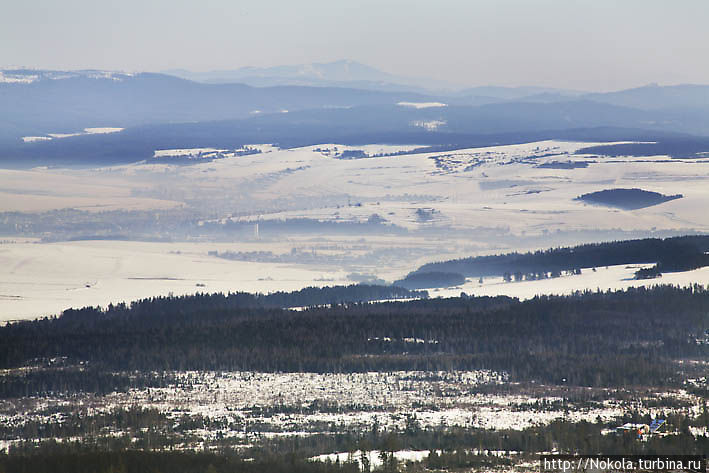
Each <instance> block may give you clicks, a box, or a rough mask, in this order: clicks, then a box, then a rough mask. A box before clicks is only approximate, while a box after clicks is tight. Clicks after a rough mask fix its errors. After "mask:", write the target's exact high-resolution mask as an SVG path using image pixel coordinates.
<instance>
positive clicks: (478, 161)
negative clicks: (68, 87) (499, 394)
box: [0, 130, 709, 319]
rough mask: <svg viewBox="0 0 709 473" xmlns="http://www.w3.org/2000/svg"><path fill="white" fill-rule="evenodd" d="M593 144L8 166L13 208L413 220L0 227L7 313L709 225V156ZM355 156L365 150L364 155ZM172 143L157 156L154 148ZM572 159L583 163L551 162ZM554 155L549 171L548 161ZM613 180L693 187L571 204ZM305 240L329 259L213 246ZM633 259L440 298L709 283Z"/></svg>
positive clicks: (385, 275)
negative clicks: (252, 234) (647, 201)
mask: <svg viewBox="0 0 709 473" xmlns="http://www.w3.org/2000/svg"><path fill="white" fill-rule="evenodd" d="M100 131H110V130H100ZM87 132H89V131H88V130H87ZM592 144H593V143H578V142H557V141H544V142H536V143H527V144H520V145H510V146H495V147H487V148H474V149H462V150H455V151H447V152H440V153H420V154H409V155H389V156H380V157H376V156H377V155H382V154H392V153H398V152H402V151H412V150H413V149H416V148H418V146H397V145H387V144H372V145H366V146H343V145H337V144H332V143H330V144H321V145H313V146H308V147H304V148H298V149H290V150H283V149H278V148H276V147H273V146H270V145H253V146H252V147H253V148H256V149H259V150H260V151H261V153H259V154H254V155H247V156H234V157H230V158H224V159H217V160H214V161H211V162H203V163H199V164H194V165H190V166H184V165H183V166H181V165H173V164H169V163H167V162H166V161H165V160H163V159H154V160H151V161H149V162H146V163H140V164H132V165H123V166H113V167H106V168H96V169H83V170H78V169H46V168H37V169H32V170H26V171H18V170H0V212H18V211H19V212H28V213H36V212H44V211H49V210H53V209H66V208H71V209H79V210H84V211H90V212H94V213H99V212H104V211H106V212H108V211H115V210H125V211H142V212H154V211H158V210H160V211H168V210H169V209H175V210H178V209H187V210H189V212H192V213H193V214H194V215H202V216H204V217H203V218H204V222H205V223H210V224H215V223H216V224H217V225H226V224H229V223H231V222H260V221H265V220H283V219H297V218H304V217H305V218H309V219H314V220H319V221H327V222H339V223H347V222H359V223H365V222H367V221H372V219H374V220H375V221H379V222H383V225H392V226H396V228H398V229H400V231H398V233H396V232H392V234H391V235H382V234H378V235H376V236H372V235H370V234H363V235H350V236H343V235H342V234H331V235H328V234H326V233H322V234H318V235H316V236H311V237H308V238H306V237H303V236H293V235H288V234H284V235H277V236H275V237H271V238H262V239H261V240H260V241H238V240H239V238H243V237H239V236H236V237H234V243H233V244H222V243H218V244H217V243H214V244H212V243H209V242H208V241H205V240H204V238H202V237H200V238H199V242H198V243H197V242H190V243H142V242H106V241H98V242H87V241H84V242H62V243H51V244H49V243H36V242H19V243H7V241H17V237H16V236H13V235H8V236H4V235H0V241H4V242H3V243H2V244H0V265H1V266H2V267H3V268H5V269H4V270H3V272H2V273H0V318H2V319H14V318H27V317H36V316H41V315H47V314H51V313H56V312H58V311H60V310H62V309H64V308H67V307H69V306H74V307H76V306H82V305H96V304H101V305H105V304H108V303H109V302H119V301H124V300H126V301H128V300H133V299H136V298H141V297H148V296H153V295H158V294H168V293H169V292H173V293H175V294H186V293H192V292H196V291H208V292H213V291H229V290H232V291H237V290H246V291H262V292H268V291H273V290H293V289H299V288H302V287H305V286H310V285H333V284H348V283H352V282H357V281H358V280H359V278H358V275H362V274H365V275H368V276H372V277H378V278H381V279H384V280H387V281H393V280H395V279H398V278H401V277H402V276H404V275H405V274H406V273H408V272H409V271H411V270H413V269H415V268H417V267H418V266H420V265H421V264H423V263H426V262H430V261H440V260H444V259H452V258H458V257H465V256H476V255H481V254H493V253H501V252H505V251H511V250H520V251H527V250H530V249H538V248H548V247H551V246H556V245H559V244H567V245H568V244H575V243H579V242H587V241H598V240H600V239H604V238H605V239H607V238H618V237H617V236H613V237H610V236H608V237H604V236H603V235H618V234H622V233H623V232H632V235H636V236H637V235H639V236H651V235H654V234H681V233H686V232H690V231H701V232H707V231H709V219H707V215H706V209H707V208H709V185H707V180H708V179H709V160H705V159H696V160H684V159H669V158H667V157H665V156H652V157H642V158H634V157H626V158H607V157H602V156H595V155H584V154H574V153H575V152H576V151H577V150H579V149H580V148H583V147H586V146H590V145H592ZM193 151H194V150H177V151H176V150H171V151H170V153H173V154H175V153H177V154H180V153H182V154H183V155H184V154H185V153H186V154H190V153H193ZM348 151H349V152H350V153H349V154H343V153H345V152H348ZM357 152H362V153H363V154H364V155H365V156H367V157H366V158H361V159H358V158H356V155H357ZM162 153H163V152H162V151H156V156H157V155H162ZM353 153H354V155H355V156H353ZM352 156H353V157H352ZM342 157H348V159H342ZM568 162H572V163H576V164H577V165H578V166H580V167H570V168H563V166H561V168H560V167H559V166H556V167H555V166H554V165H555V163H568ZM545 164H546V165H549V164H551V165H552V167H540V166H541V165H545ZM584 166H585V167H584ZM614 187H626V188H630V187H640V188H643V189H645V190H649V191H656V192H661V193H663V194H683V195H684V197H683V198H681V199H677V200H673V201H670V202H666V203H664V204H661V205H657V206H654V207H648V208H644V209H639V210H632V211H629V210H619V209H611V208H606V207H601V206H591V205H586V204H584V203H581V202H579V201H577V200H574V199H575V197H577V196H578V195H580V194H583V193H588V192H594V191H599V190H603V189H608V188H614ZM0 218H2V215H0ZM380 225H381V224H380ZM392 228H393V227H392ZM88 231H90V230H88ZM89 234H90V233H89ZM599 235H600V236H599ZM294 248H295V249H296V250H297V251H301V250H306V251H314V252H316V253H317V258H315V257H313V258H311V260H309V261H303V262H288V263H273V262H268V261H258V260H255V261H232V260H224V259H220V258H216V257H214V256H208V254H207V253H208V252H209V251H217V250H218V251H231V252H243V251H251V252H257V251H270V252H272V253H273V254H276V255H282V254H287V253H288V252H290V251H292V250H293V249H294ZM333 248H334V249H333ZM635 269H636V268H625V267H617V268H608V269H606V268H597V271H596V272H592V271H590V270H584V272H583V274H582V275H580V276H569V277H563V278H557V279H549V280H543V281H529V282H527V281H525V282H520V283H502V282H501V280H499V279H495V278H490V279H485V280H484V282H483V284H482V285H480V284H479V283H478V281H477V280H474V281H468V282H467V283H466V284H465V285H464V286H462V287H456V288H449V289H441V290H439V291H437V292H432V295H433V296H437V295H442V296H443V295H458V294H459V293H460V292H461V291H464V292H466V293H468V294H475V295H482V294H489V295H494V294H509V295H513V296H518V297H522V298H525V297H531V296H533V295H535V294H540V293H569V292H572V291H575V290H584V289H591V290H595V289H596V288H601V289H607V288H621V287H628V286H631V285H638V284H657V283H660V282H661V283H675V284H688V283H694V282H698V283H702V284H706V283H709V280H708V279H709V278H708V276H709V273H708V272H707V271H706V270H697V271H692V272H688V273H681V274H666V275H664V277H663V278H662V279H661V280H652V281H643V282H638V281H632V280H631V277H632V272H633V271H634V270H635ZM351 274H352V275H354V276H353V277H348V275H351ZM197 284H200V286H197ZM202 284H203V286H201V285H202Z"/></svg>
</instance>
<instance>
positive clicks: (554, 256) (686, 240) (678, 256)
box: [409, 235, 709, 277]
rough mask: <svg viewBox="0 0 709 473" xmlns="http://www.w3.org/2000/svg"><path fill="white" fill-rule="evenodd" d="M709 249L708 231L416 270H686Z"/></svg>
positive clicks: (486, 273)
mask: <svg viewBox="0 0 709 473" xmlns="http://www.w3.org/2000/svg"><path fill="white" fill-rule="evenodd" d="M707 251H709V236H708V235H692V236H682V237H673V238H665V239H661V238H645V239H642V240H625V241H613V242H608V243H591V244H586V245H579V246H574V247H566V248H550V249H548V250H538V251H535V252H528V253H516V252H515V253H506V254H501V255H490V256H477V257H471V258H462V259H456V260H450V261H442V262H436V263H428V264H425V265H423V266H421V267H420V268H419V269H418V270H416V271H415V272H414V273H430V272H448V273H460V274H463V275H464V276H467V277H478V276H490V275H503V274H505V273H509V274H514V273H521V274H528V273H534V274H536V273H539V272H550V273H558V272H560V271H570V270H574V269H579V268H596V267H601V266H611V265H617V264H637V263H658V265H659V266H662V267H663V268H664V270H665V271H687V270H690V269H695V268H699V267H703V266H707V265H708V264H709V258H708V257H707V255H706V252H707ZM410 276H411V275H410ZM410 276H409V277H410Z"/></svg>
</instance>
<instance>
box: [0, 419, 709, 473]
mask: <svg viewBox="0 0 709 473" xmlns="http://www.w3.org/2000/svg"><path fill="white" fill-rule="evenodd" d="M700 420H701V418H700ZM704 420H706V419H704ZM625 421H630V422H642V423H648V422H649V421H650V419H649V418H648V416H641V415H639V414H637V413H634V412H631V413H629V414H628V415H627V416H626V418H625V419H622V420H621V421H620V422H625ZM667 421H668V427H667V428H666V430H667V432H669V433H671V435H667V436H655V437H651V438H650V439H649V440H648V441H645V442H640V441H638V440H637V439H636V436H634V435H623V434H610V435H608V434H604V430H605V429H607V428H608V427H609V425H608V424H605V423H603V422H601V421H600V419H599V420H597V421H596V422H587V421H580V422H571V421H568V420H563V419H559V420H556V421H553V422H551V423H550V424H548V425H538V426H534V427H529V428H526V429H524V430H484V429H476V428H462V427H443V426H442V427H438V428H434V429H421V428H418V427H417V425H416V422H415V419H414V420H413V422H411V423H407V427H406V428H405V429H401V430H396V431H388V432H385V431H380V430H377V429H372V430H370V431H361V432H348V433H338V434H335V435H314V436H309V437H297V436H296V437H281V438H273V439H265V440H264V441H263V442H262V443H261V444H260V445H258V446H256V447H253V448H250V449H247V450H242V451H240V452H239V451H235V450H233V449H229V448H226V449H219V450H218V451H216V452H210V453H207V452H185V451H176V450H163V451H155V450H151V449H150V448H149V447H148V446H144V448H142V449H141V447H140V446H138V447H136V446H135V445H127V446H123V447H122V448H117V449H112V450H106V449H104V448H101V447H99V446H97V444H96V443H95V442H92V441H91V440H90V439H89V440H85V441H83V442H79V441H76V442H62V443H60V442H56V441H54V440H50V441H44V442H41V443H39V444H37V443H33V442H28V443H26V444H20V445H17V446H15V447H12V448H11V449H10V452H9V454H0V472H3V473H4V472H13V473H25V472H26V473H30V472H31V473H44V472H47V473H49V472H51V473H62V472H65V471H66V472H72V473H82V472H87V473H88V472H92V473H95V472H101V473H103V472H106V473H108V472H112V473H119V472H133V471H140V472H146V473H158V472H176V473H182V472H184V473H193V472H194V473H204V472H207V473H219V472H230V473H240V472H245V473H246V472H248V473H251V472H262V471H269V472H276V473H278V472H282V473H311V472H312V473H320V472H323V473H324V472H351V473H355V472H360V471H362V469H361V467H360V462H361V465H362V466H363V467H364V471H385V472H386V471H392V472H394V471H440V470H442V469H445V470H457V469H460V468H477V469H494V468H495V467H500V466H509V465H511V464H512V463H513V462H514V459H515V458H519V459H520V460H521V459H527V460H538V457H537V456H536V454H538V453H539V452H549V451H559V452H560V453H567V454H604V455H617V454H625V455H628V454H635V455H651V454H663V455H677V454H682V455H688V454H692V455H706V454H707V453H709V438H707V437H704V436H697V437H694V436H693V435H692V434H691V433H690V430H689V427H690V425H692V424H695V425H697V422H698V421H695V422H690V420H689V419H688V418H687V417H686V416H684V415H682V414H672V415H670V416H668V417H667ZM702 425H704V426H706V423H705V424H702ZM402 449H410V450H430V451H431V453H430V454H429V455H428V457H427V458H425V459H424V461H423V462H422V463H421V464H412V465H411V464H405V463H402V462H398V461H397V460H396V459H395V457H394V455H393V452H395V451H398V450H402ZM357 450H359V451H361V452H371V451H372V450H378V451H380V452H381V453H380V458H381V459H382V460H383V466H382V467H380V468H374V467H373V466H372V465H370V464H369V462H368V461H366V460H365V459H366V457H367V455H356V454H355V453H354V452H356V451H357ZM490 450H494V451H496V452H498V453H497V455H488V454H486V453H485V452H486V451H490ZM343 451H344V452H347V451H349V452H352V455H351V459H350V460H348V461H344V462H334V463H333V462H330V463H325V462H315V461H309V460H307V458H309V457H310V456H313V455H314V454H317V453H316V452H343ZM506 452H521V454H520V456H517V455H514V456H510V455H506ZM247 459H248V460H247Z"/></svg>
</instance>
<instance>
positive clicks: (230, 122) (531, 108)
mask: <svg viewBox="0 0 709 473" xmlns="http://www.w3.org/2000/svg"><path fill="white" fill-rule="evenodd" d="M310 66H312V67H310ZM310 66H307V67H301V66H283V67H280V68H267V69H254V68H247V69H244V70H241V72H240V73H241V74H251V75H254V74H261V73H263V74H267V73H268V74H275V73H276V72H278V73H280V74H281V76H282V77H284V78H288V77H290V78H293V80H303V81H305V82H307V81H309V80H311V79H312V80H316V79H317V80H320V81H330V82H332V83H333V84H335V85H334V86H327V87H325V86H322V85H320V86H314V85H307V86H305V85H278V86H271V87H255V86H252V85H247V84H243V83H220V84H217V83H203V82H195V81H191V80H187V79H183V78H179V77H175V76H171V75H167V74H159V73H125V72H115V71H97V70H85V71H46V70H33V69H3V70H0V159H2V161H4V162H6V163H7V162H15V163H18V162H19V163H24V162H29V161H28V160H30V161H32V162H33V163H37V164H38V165H39V164H51V163H52V162H53V159H54V158H59V157H61V158H68V157H69V156H76V157H80V158H79V159H78V162H81V163H88V162H89V160H90V158H91V156H106V157H107V158H108V156H107V155H106V153H108V152H109V151H107V148H106V146H108V145H109V144H110V146H113V148H112V149H111V151H110V153H113V155H112V156H111V157H110V161H111V162H131V161H130V160H134V161H138V160H140V159H144V158H145V157H146V156H150V155H151V154H152V150H154V149H159V147H160V146H169V147H172V148H180V147H184V148H187V147H211V146H217V145H219V146H227V147H229V146H239V145H243V144H249V143H279V144H281V145H282V146H285V147H288V146H304V145H309V144H319V143H327V142H332V141H333V140H339V141H336V142H342V143H343V144H346V143H352V144H364V143H373V142H378V143H395V144H416V145H426V144H428V145H435V146H443V147H450V146H454V145H464V144H468V145H470V144H481V143H490V144H495V143H496V142H497V141H496V139H495V138H493V137H500V139H501V140H502V141H505V142H508V143H511V142H522V141H521V140H524V139H526V138H529V137H533V138H535V139H539V138H540V137H541V138H544V139H551V138H562V137H565V136H571V135H573V136H579V135H583V136H588V138H589V140H590V141H605V140H604V139H602V138H603V137H606V136H608V134H607V133H605V132H603V131H599V130H602V129H604V128H605V129H613V130H615V131H614V132H613V133H612V136H613V137H614V140H615V141H632V140H633V139H634V137H637V136H644V137H647V139H644V140H641V141H658V142H660V141H662V143H658V144H657V145H652V146H654V147H655V148H658V149H659V148H661V147H662V146H665V145H667V144H668V143H669V144H670V145H671V146H670V148H671V149H668V150H665V151H664V152H662V153H655V154H669V155H671V156H678V155H682V156H690V157H702V156H705V155H706V152H709V149H707V147H706V141H707V140H706V139H705V137H707V136H709V86H704V85H680V86H668V87H662V86H646V87H640V88H636V89H629V90H625V91H618V92H611V93H594V94H587V93H581V92H578V91H571V90H558V89H548V88H543V87H516V88H509V87H495V86H488V87H475V88H469V89H464V90H462V91H458V92H456V93H449V94H438V95H437V94H431V93H421V92H417V91H412V90H406V87H405V86H404V87H403V88H401V87H402V86H399V85H397V84H394V83H386V87H390V88H391V90H377V88H376V87H370V88H367V87H355V88H352V87H350V88H348V87H343V84H348V83H350V82H347V81H349V80H357V81H359V80H361V81H364V82H365V83H367V84H369V85H372V84H379V85H378V86H377V87H379V88H382V87H385V86H384V85H382V84H384V82H383V81H384V80H387V79H392V80H394V79H397V78H396V77H395V76H392V75H390V74H387V73H382V72H380V71H377V70H376V69H374V68H371V67H369V66H364V65H360V64H358V63H354V62H352V61H338V62H336V63H328V64H316V65H310ZM375 81H380V82H375ZM320 83H321V84H322V83H323V82H320ZM528 94H531V95H528ZM403 103H408V104H409V105H410V106H401V104H403ZM427 104H436V105H437V106H435V107H430V106H426V105H427ZM419 105H420V106H419ZM96 127H99V128H125V129H126V130H125V131H123V132H120V133H114V135H116V136H111V137H107V136H104V137H96V136H93V137H79V136H74V137H63V138H59V137H57V136H56V135H57V134H64V135H70V134H77V133H79V132H81V131H82V130H84V129H85V128H96ZM569 130H577V131H575V132H573V133H571V134H569V133H568V131H569ZM578 130H589V131H588V132H579V131H578ZM618 130H630V131H629V132H628V134H627V135H623V134H622V133H618ZM50 134H53V135H55V136H50ZM688 134H691V135H697V136H698V137H699V138H696V137H695V138H694V139H693V141H691V142H692V147H691V149H684V148H687V147H686V146H685V147H684V148H683V149H679V148H678V146H677V143H675V142H678V141H683V142H689V141H688V139H689V138H688V137H687V136H684V135H688ZM668 135H674V136H669V137H668ZM659 137H663V140H659V139H658V138H659ZM23 138H28V139H27V140H25V141H28V142H27V143H24V142H23ZM55 138H56V139H55ZM668 139H673V140H675V141H674V142H672V143H670V141H668ZM372 140H374V141H372ZM39 141H43V142H39ZM219 143H221V144H219ZM618 146H620V148H618V149H616V150H615V151H613V150H609V151H608V152H620V151H621V148H622V149H625V148H623V146H624V145H618ZM633 146H640V145H633ZM642 146H645V147H648V146H651V145H648V144H645V145H642ZM626 147H627V146H626ZM665 147H666V146H665ZM449 149H452V148H449ZM119 155H120V156H119ZM115 160H118V161H115Z"/></svg>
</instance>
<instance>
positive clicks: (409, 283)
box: [394, 271, 465, 289]
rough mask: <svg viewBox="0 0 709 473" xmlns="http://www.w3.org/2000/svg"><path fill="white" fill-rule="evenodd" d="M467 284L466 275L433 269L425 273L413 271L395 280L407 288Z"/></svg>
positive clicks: (397, 283)
mask: <svg viewBox="0 0 709 473" xmlns="http://www.w3.org/2000/svg"><path fill="white" fill-rule="evenodd" d="M461 284H465V276H463V275H462V274H458V273H443V272H440V271H431V272H425V273H423V272H422V273H411V274H409V275H408V276H406V277H405V278H404V279H399V280H398V281H394V285H395V286H400V287H405V288H407V289H425V288H431V287H450V286H460V285H461Z"/></svg>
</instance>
